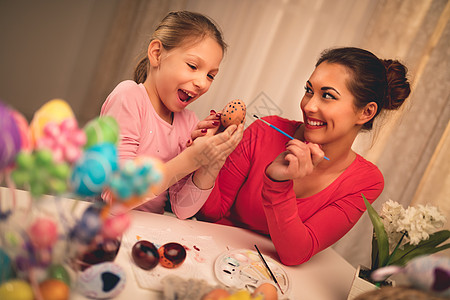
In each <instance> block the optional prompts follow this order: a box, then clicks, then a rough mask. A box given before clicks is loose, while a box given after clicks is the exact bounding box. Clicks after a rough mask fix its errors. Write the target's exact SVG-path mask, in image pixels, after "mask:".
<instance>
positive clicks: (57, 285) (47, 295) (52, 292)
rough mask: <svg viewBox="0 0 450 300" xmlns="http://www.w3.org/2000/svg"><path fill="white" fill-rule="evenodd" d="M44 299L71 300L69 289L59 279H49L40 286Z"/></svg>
mask: <svg viewBox="0 0 450 300" xmlns="http://www.w3.org/2000/svg"><path fill="white" fill-rule="evenodd" d="M39 289H40V291H41V295H42V299H45V300H67V299H69V294H70V291H69V287H68V286H67V284H65V283H64V282H63V281H61V280H59V279H47V280H45V281H43V282H42V283H41V284H39Z"/></svg>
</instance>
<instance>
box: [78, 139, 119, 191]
mask: <svg viewBox="0 0 450 300" xmlns="http://www.w3.org/2000/svg"><path fill="white" fill-rule="evenodd" d="M117 169H118V157H117V148H116V146H115V145H113V144H110V143H104V144H100V145H95V146H92V147H90V148H89V149H87V150H85V152H84V153H83V156H82V157H81V158H80V159H79V160H78V162H77V163H76V165H75V166H74V168H73V171H72V176H71V180H70V181H71V186H72V188H73V190H74V192H75V193H77V194H78V195H81V196H94V195H98V194H100V193H101V192H102V191H103V188H104V186H105V185H106V184H108V183H109V182H110V180H111V178H112V175H113V173H114V172H115V171H117Z"/></svg>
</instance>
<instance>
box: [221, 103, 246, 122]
mask: <svg viewBox="0 0 450 300" xmlns="http://www.w3.org/2000/svg"><path fill="white" fill-rule="evenodd" d="M245 113H246V106H245V103H244V101H242V100H233V101H230V102H229V103H228V104H227V105H226V106H225V107H224V109H223V110H222V115H221V116H220V122H221V123H222V125H223V126H224V127H228V126H230V125H231V124H236V125H239V124H244V121H245Z"/></svg>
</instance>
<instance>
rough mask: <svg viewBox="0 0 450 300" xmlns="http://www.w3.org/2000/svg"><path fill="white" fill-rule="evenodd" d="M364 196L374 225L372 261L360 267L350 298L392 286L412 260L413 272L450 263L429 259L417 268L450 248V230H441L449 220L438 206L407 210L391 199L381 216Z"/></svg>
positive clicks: (386, 203) (385, 205)
mask: <svg viewBox="0 0 450 300" xmlns="http://www.w3.org/2000/svg"><path fill="white" fill-rule="evenodd" d="M362 197H363V199H364V203H365V205H366V208H367V212H368V214H369V217H370V220H371V222H372V225H373V232H374V233H373V238H372V262H371V267H370V269H369V268H366V269H364V267H361V266H360V267H359V268H358V270H357V272H356V275H355V279H354V282H353V286H352V290H351V291H350V294H349V298H348V299H354V298H355V297H356V296H357V295H359V294H362V293H363V292H365V291H368V290H371V289H376V288H377V287H380V286H382V285H392V282H389V280H387V279H388V277H389V276H390V275H392V274H395V273H398V272H401V271H403V270H407V269H408V266H407V264H408V263H410V262H411V261H413V262H412V263H410V265H411V266H412V267H410V268H409V269H411V270H412V269H416V270H418V269H420V271H419V272H423V269H424V268H425V269H427V271H428V269H432V268H438V267H442V265H443V264H444V265H446V264H448V261H444V262H442V260H438V261H437V260H436V259H435V260H431V259H429V260H427V261H425V262H424V260H423V259H422V260H421V261H420V262H419V263H420V264H424V263H425V264H428V266H426V267H423V266H422V268H417V263H416V265H414V266H413V263H414V262H415V261H418V260H420V259H421V257H423V256H424V255H429V254H433V253H436V252H439V251H442V250H445V249H448V248H450V243H447V244H442V243H444V242H445V241H446V240H447V239H448V238H449V237H450V231H449V230H440V231H438V229H439V228H441V227H443V225H444V223H445V221H446V220H445V217H444V216H443V215H442V214H441V213H440V212H439V211H438V209H437V208H436V207H434V206H430V205H425V206H423V205H418V206H417V207H412V206H410V207H408V208H407V209H404V208H403V207H402V206H401V205H400V204H399V203H397V202H395V201H392V200H389V201H387V202H385V203H384V204H383V206H382V209H381V212H380V214H378V213H377V212H376V211H375V209H374V208H373V207H372V205H371V204H370V203H369V201H367V199H366V197H365V196H364V195H362ZM439 264H440V265H439ZM445 268H446V266H445V267H444V269H445ZM409 271H410V270H409ZM445 272H448V270H446V271H445ZM419 276H420V275H419ZM428 285H429V284H428Z"/></svg>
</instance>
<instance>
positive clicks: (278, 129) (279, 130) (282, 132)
mask: <svg viewBox="0 0 450 300" xmlns="http://www.w3.org/2000/svg"><path fill="white" fill-rule="evenodd" d="M253 116H254V117H255V118H257V119H258V120H261V121H263V122H264V124H266V125H267V126H269V127H272V128H273V129H275V130H276V131H278V132H279V133H281V134H284V135H285V136H287V137H288V138H290V139H291V140H293V139H294V138H293V137H292V136H290V135H289V134H287V133H286V132H284V131H283V130H281V129H280V128H278V127H276V126H274V125H272V124H270V123H269V122H267V121H266V120H263V119H261V118H260V117H258V116H257V115H253ZM323 158H324V159H326V160H330V159H329V158H328V157H326V156H324V157H323Z"/></svg>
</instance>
